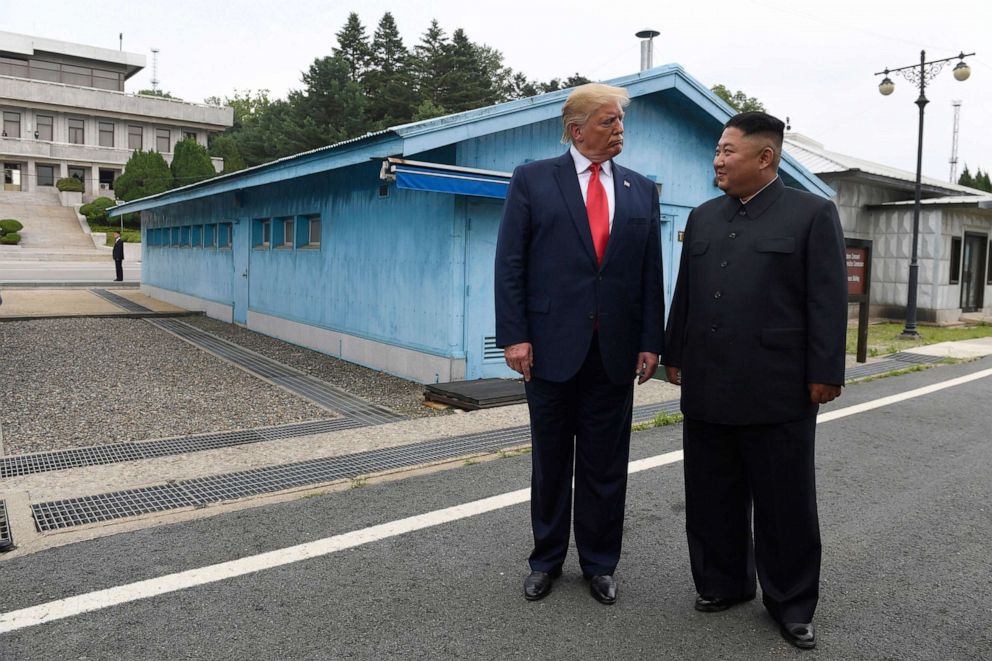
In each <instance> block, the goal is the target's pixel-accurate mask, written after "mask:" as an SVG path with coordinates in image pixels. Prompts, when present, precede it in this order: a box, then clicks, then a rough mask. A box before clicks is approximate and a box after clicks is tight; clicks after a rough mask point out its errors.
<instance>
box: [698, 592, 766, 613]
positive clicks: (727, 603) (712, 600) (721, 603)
mask: <svg viewBox="0 0 992 661" xmlns="http://www.w3.org/2000/svg"><path fill="white" fill-rule="evenodd" d="M752 599H754V595H753V594H752V595H750V596H747V597H741V598H737V599H725V598H724V597H704V596H703V595H698V596H697V597H696V605H695V608H696V610H697V611H700V612H702V613H718V612H720V611H725V610H727V609H728V608H730V607H731V606H736V605H737V604H743V603H744V602H745V601H751V600H752Z"/></svg>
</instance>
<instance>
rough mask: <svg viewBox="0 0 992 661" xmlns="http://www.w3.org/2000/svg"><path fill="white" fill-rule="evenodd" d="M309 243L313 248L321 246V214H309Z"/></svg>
mask: <svg viewBox="0 0 992 661" xmlns="http://www.w3.org/2000/svg"><path fill="white" fill-rule="evenodd" d="M306 223H307V245H308V246H310V247H311V248H319V247H320V216H307V217H306Z"/></svg>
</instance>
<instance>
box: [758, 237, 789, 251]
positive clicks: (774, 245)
mask: <svg viewBox="0 0 992 661" xmlns="http://www.w3.org/2000/svg"><path fill="white" fill-rule="evenodd" d="M754 249H755V250H757V251H758V252H781V253H789V252H795V251H796V239H795V237H791V236H763V237H759V238H757V239H755V241H754Z"/></svg>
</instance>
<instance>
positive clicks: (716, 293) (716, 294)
mask: <svg viewBox="0 0 992 661" xmlns="http://www.w3.org/2000/svg"><path fill="white" fill-rule="evenodd" d="M721 296H723V293H722V292H720V291H719V290H717V291H716V292H714V294H713V298H720V297H721Z"/></svg>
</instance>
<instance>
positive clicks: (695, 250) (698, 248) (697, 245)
mask: <svg viewBox="0 0 992 661" xmlns="http://www.w3.org/2000/svg"><path fill="white" fill-rule="evenodd" d="M709 247H710V242H709V241H693V242H692V243H691V244H690V245H689V254H690V255H702V254H703V253H704V252H706V251H707V250H708V249H709Z"/></svg>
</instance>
